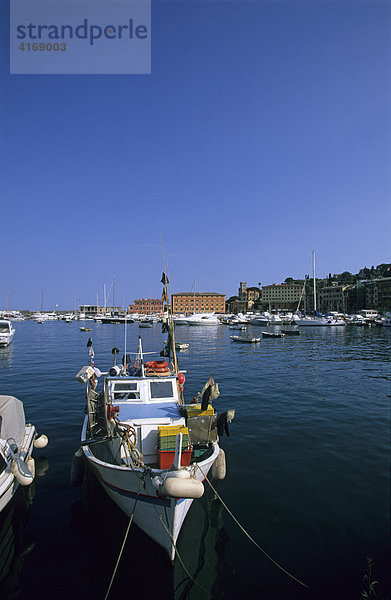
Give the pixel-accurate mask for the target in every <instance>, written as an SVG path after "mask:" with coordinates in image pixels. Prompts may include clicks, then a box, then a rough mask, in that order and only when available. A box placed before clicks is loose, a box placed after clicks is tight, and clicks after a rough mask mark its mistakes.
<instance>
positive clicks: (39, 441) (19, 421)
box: [0, 396, 48, 511]
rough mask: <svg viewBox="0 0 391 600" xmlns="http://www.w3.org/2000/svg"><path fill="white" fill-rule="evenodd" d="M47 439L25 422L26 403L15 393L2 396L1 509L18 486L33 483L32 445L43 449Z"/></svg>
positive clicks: (0, 431)
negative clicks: (24, 406)
mask: <svg viewBox="0 0 391 600" xmlns="http://www.w3.org/2000/svg"><path fill="white" fill-rule="evenodd" d="M47 442H48V439H47V437H46V436H45V435H41V436H40V437H37V433H36V430H35V427H34V426H33V425H30V424H26V422H25V416H24V410H23V404H22V402H21V401H20V400H18V399H17V398H15V397H14V396H0V511H1V510H3V508H4V507H5V506H6V505H7V504H8V502H9V501H10V500H11V498H12V496H13V495H14V494H15V492H16V490H17V488H18V486H19V485H23V486H26V485H30V484H31V483H32V481H33V479H34V475H35V464H34V459H33V458H32V456H31V455H32V451H33V447H36V448H44V447H45V446H46V445H47Z"/></svg>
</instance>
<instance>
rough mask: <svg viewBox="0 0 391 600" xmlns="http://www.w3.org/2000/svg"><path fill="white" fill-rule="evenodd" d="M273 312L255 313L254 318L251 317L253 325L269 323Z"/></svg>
mask: <svg viewBox="0 0 391 600" xmlns="http://www.w3.org/2000/svg"><path fill="white" fill-rule="evenodd" d="M271 317H272V316H271V314H270V313H269V312H267V311H266V312H263V313H260V314H259V315H254V316H253V318H252V319H250V324H251V325H268V324H269V323H270V321H271Z"/></svg>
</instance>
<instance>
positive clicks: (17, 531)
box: [0, 483, 35, 600]
mask: <svg viewBox="0 0 391 600" xmlns="http://www.w3.org/2000/svg"><path fill="white" fill-rule="evenodd" d="M34 491H35V489H34V483H32V484H31V485H30V486H29V487H21V486H19V488H18V489H17V491H16V493H15V494H14V496H13V498H12V499H11V501H10V502H9V503H8V504H7V506H6V507H5V508H4V509H3V510H2V511H1V513H0V598H1V599H2V600H12V599H13V598H16V597H17V596H18V595H19V593H20V578H21V571H22V568H23V563H24V559H25V558H26V556H27V555H28V554H29V553H30V552H31V550H32V549H33V548H34V546H35V541H34V540H33V539H32V538H31V537H30V536H28V535H26V534H25V528H26V524H27V520H28V515H29V509H30V506H31V504H32V502H33V499H34Z"/></svg>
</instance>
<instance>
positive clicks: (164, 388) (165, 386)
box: [150, 381, 174, 400]
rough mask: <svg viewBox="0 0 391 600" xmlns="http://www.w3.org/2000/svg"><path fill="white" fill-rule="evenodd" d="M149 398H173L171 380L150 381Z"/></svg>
mask: <svg viewBox="0 0 391 600" xmlns="http://www.w3.org/2000/svg"><path fill="white" fill-rule="evenodd" d="M150 385H151V399H152V400H153V399H156V398H173V397H174V393H173V389H172V381H151V383H150Z"/></svg>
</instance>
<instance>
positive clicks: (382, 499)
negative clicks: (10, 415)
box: [0, 321, 391, 600]
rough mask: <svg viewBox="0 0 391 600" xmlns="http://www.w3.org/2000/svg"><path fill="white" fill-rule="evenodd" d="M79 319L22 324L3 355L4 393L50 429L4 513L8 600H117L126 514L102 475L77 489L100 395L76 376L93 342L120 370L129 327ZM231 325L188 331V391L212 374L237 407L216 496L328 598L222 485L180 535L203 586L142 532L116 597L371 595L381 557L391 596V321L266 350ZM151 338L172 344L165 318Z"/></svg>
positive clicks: (381, 589) (226, 403)
mask: <svg viewBox="0 0 391 600" xmlns="http://www.w3.org/2000/svg"><path fill="white" fill-rule="evenodd" d="M80 324H81V323H77V322H74V323H69V324H68V323H65V322H63V321H58V322H47V323H44V324H42V325H39V324H37V323H35V322H32V321H24V322H16V323H14V326H15V329H16V334H15V337H14V341H13V343H12V345H11V346H10V347H9V348H3V349H0V384H1V385H0V393H2V394H11V395H14V396H17V397H18V398H19V399H21V400H22V401H23V402H24V407H25V413H26V418H27V420H28V421H31V422H32V423H34V424H35V426H36V428H37V429H38V431H40V432H42V433H46V434H47V435H48V436H49V446H48V447H47V448H46V449H45V450H44V451H42V450H41V451H35V453H34V455H35V458H36V459H38V457H39V459H38V460H37V467H38V471H39V475H40V476H38V477H37V478H36V481H35V483H34V486H33V487H32V488H30V489H29V490H22V491H21V494H19V495H18V497H17V498H16V502H15V503H14V504H13V505H12V506H11V507H10V509H9V510H8V511H7V513H4V514H3V515H1V520H0V527H2V530H1V536H2V537H1V540H0V561H3V563H2V565H1V567H0V581H1V583H0V598H1V600H10V599H11V598H18V599H23V600H24V599H27V598H34V599H35V598H39V599H42V600H45V599H46V598H47V599H56V600H62V599H65V598H66V599H70V598H72V599H73V600H100V599H102V600H103V598H104V597H105V594H106V590H107V588H108V584H109V581H110V578H111V575H112V572H113V569H114V565H115V562H116V559H117V555H118V551H119V549H120V547H121V544H122V541H123V537H124V534H125V530H126V527H127V518H126V517H125V516H124V515H123V514H122V513H121V512H120V511H119V510H118V509H117V508H116V507H115V506H114V505H113V504H112V503H111V501H110V500H109V499H108V498H107V497H106V495H105V493H104V492H103V491H102V490H101V488H100V487H99V485H98V484H97V483H96V481H95V479H94V477H93V476H91V475H88V476H87V477H86V480H85V483H84V484H83V486H82V488H80V489H75V488H72V487H71V486H70V483H69V476H70V465H71V461H72V456H73V453H74V452H75V450H77V448H78V441H79V437H80V430H81V424H82V420H83V416H84V414H83V410H84V404H85V403H84V387H83V385H82V384H80V383H78V382H77V381H76V379H75V374H76V373H77V372H78V370H79V369H80V368H81V366H83V365H84V364H87V362H88V354H87V349H86V343H87V340H88V337H89V336H92V338H93V342H94V349H95V364H96V365H97V366H98V367H99V368H101V369H102V370H106V369H107V368H108V367H109V366H110V365H111V364H112V355H111V349H112V348H113V347H114V346H117V347H118V348H120V349H121V353H122V352H123V349H124V328H123V326H120V325H103V324H94V325H93V331H92V332H87V333H83V332H81V331H80V330H79V326H80ZM261 329H262V328H259V327H258V328H254V333H256V334H257V335H260V331H261ZM232 333H236V332H235V331H231V330H228V329H227V328H226V327H224V326H220V327H210V328H202V327H200V328H198V327H187V326H181V327H178V328H177V332H176V336H177V340H179V341H186V342H189V343H190V347H189V349H188V350H187V351H184V352H180V353H179V354H178V356H179V361H180V366H181V367H182V368H183V369H186V370H187V374H186V384H185V391H186V393H187V399H188V400H190V399H191V397H192V396H193V395H194V394H196V393H197V392H198V391H200V390H201V388H202V386H203V384H204V383H205V381H206V380H207V379H208V377H209V375H210V374H211V373H212V372H213V373H214V375H215V378H216V380H217V381H218V382H219V385H220V391H221V396H220V397H219V398H218V399H217V400H216V401H215V406H216V408H217V410H218V411H219V412H222V411H224V410H226V409H228V408H234V409H236V416H235V420H234V421H233V423H232V424H231V427H230V433H231V435H230V436H229V437H224V438H222V440H221V445H222V447H223V448H224V450H225V451H226V456H227V468H228V473H227V478H226V479H225V480H224V481H221V482H217V483H215V485H216V489H217V491H218V493H219V494H220V495H221V497H222V498H223V500H224V502H225V503H226V504H227V505H228V507H229V508H230V510H231V511H232V512H233V514H234V515H235V516H236V518H237V519H238V520H239V522H240V523H241V525H242V526H243V527H244V528H245V529H246V530H247V531H248V532H249V534H250V535H251V536H252V537H253V538H254V539H255V541H256V542H257V543H258V544H259V545H260V546H261V547H262V549H263V550H264V551H265V552H267V553H268V554H269V555H270V556H271V557H272V558H273V559H274V560H275V561H277V562H278V563H279V564H280V565H282V566H283V567H284V568H285V569H286V570H287V571H289V572H290V573H291V574H292V575H294V576H295V577H296V578H297V579H299V580H301V581H302V582H304V583H305V584H306V585H308V586H310V587H311V588H313V589H314V590H316V591H317V592H318V594H319V595H316V594H315V593H314V592H313V591H310V590H308V589H305V588H303V587H302V586H300V585H298V584H297V583H295V581H293V580H292V579H291V578H289V577H288V576H287V575H286V574H284V573H283V572H282V571H281V570H279V569H278V568H277V567H276V566H274V565H273V564H272V563H271V562H270V561H269V560H268V559H267V558H266V557H265V556H264V555H263V554H262V553H261V552H260V550H258V549H257V548H256V547H255V546H254V545H253V544H252V543H251V542H250V541H249V539H248V538H247V537H246V536H245V535H244V534H243V532H242V531H241V530H240V529H239V528H238V526H237V525H236V524H235V522H234V521H233V520H232V518H231V517H230V516H229V514H228V513H227V512H226V511H225V510H224V509H223V507H222V505H221V503H220V501H219V500H218V499H217V498H216V497H215V495H214V492H213V491H212V490H211V489H210V488H208V489H207V491H206V493H205V495H204V497H203V498H202V499H201V500H200V501H199V502H197V503H193V506H192V508H191V511H190V512H189V515H188V518H187V520H186V522H185V525H184V527H183V529H182V533H181V537H180V540H179V543H178V549H179V553H180V556H181V558H182V561H183V564H184V565H185V567H186V570H187V571H188V572H190V573H191V575H192V576H193V577H194V578H195V579H196V580H197V583H198V585H197V584H194V583H193V582H192V580H191V579H190V578H189V577H188V576H187V574H186V572H185V570H184V569H183V567H182V565H181V563H180V561H179V560H178V559H177V560H176V562H175V565H174V568H173V569H172V568H171V566H170V564H169V561H168V558H167V557H166V555H165V553H164V552H163V551H162V550H161V549H160V548H159V547H157V546H156V545H155V544H154V543H153V542H151V541H150V540H149V538H147V537H146V536H145V535H144V534H143V533H142V532H141V531H139V530H138V529H137V528H136V527H133V526H132V528H131V531H130V534H129V538H128V541H127V544H126V547H125V550H124V554H123V557H122V560H121V563H120V566H119V570H118V573H117V576H116V579H115V582H114V585H113V588H112V591H111V594H110V598H114V597H116V596H117V597H118V596H119V595H120V596H121V598H122V599H127V598H129V599H130V598H132V599H134V598H159V599H162V598H163V599H167V600H169V599H176V600H178V599H180V600H184V599H185V598H189V599H193V600H198V599H202V598H208V597H214V598H216V599H227V600H231V599H236V598H261V599H264V600H272V599H273V600H286V599H293V600H295V599H301V598H303V599H306V598H319V597H321V598H327V599H344V600H359V598H360V593H361V591H362V590H363V585H362V579H363V576H364V575H365V573H366V566H367V558H366V557H371V558H372V559H373V561H374V578H375V579H377V580H378V581H379V582H380V583H379V585H378V586H377V588H376V590H377V594H378V597H379V598H382V599H385V598H389V597H390V587H391V586H390V576H389V572H388V566H389V565H388V560H389V550H390V545H389V508H390V503H389V449H390V439H389V425H390V413H389V406H390V339H391V331H390V329H388V328H380V327H373V328H365V329H364V328H358V327H357V328H355V327H344V328H338V327H337V328H329V329H319V330H318V329H316V328H314V329H307V330H303V332H302V335H301V336H297V337H296V336H292V337H288V336H286V337H285V338H284V339H261V342H260V343H259V344H256V345H253V346H251V345H247V344H245V345H241V344H234V343H233V342H232V341H231V340H230V334H232ZM139 334H141V335H142V338H143V345H144V350H145V351H153V350H156V349H157V350H160V349H161V348H162V345H163V340H164V339H165V336H163V335H162V333H161V328H160V326H159V325H154V326H153V328H152V329H139V328H138V326H137V324H130V325H128V332H127V337H128V344H127V350H128V351H133V350H135V348H136V342H137V337H138V335H139ZM2 547H3V550H2ZM4 548H5V549H4ZM4 556H6V558H4ZM5 574H7V576H6V577H5ZM208 594H209V596H208Z"/></svg>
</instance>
